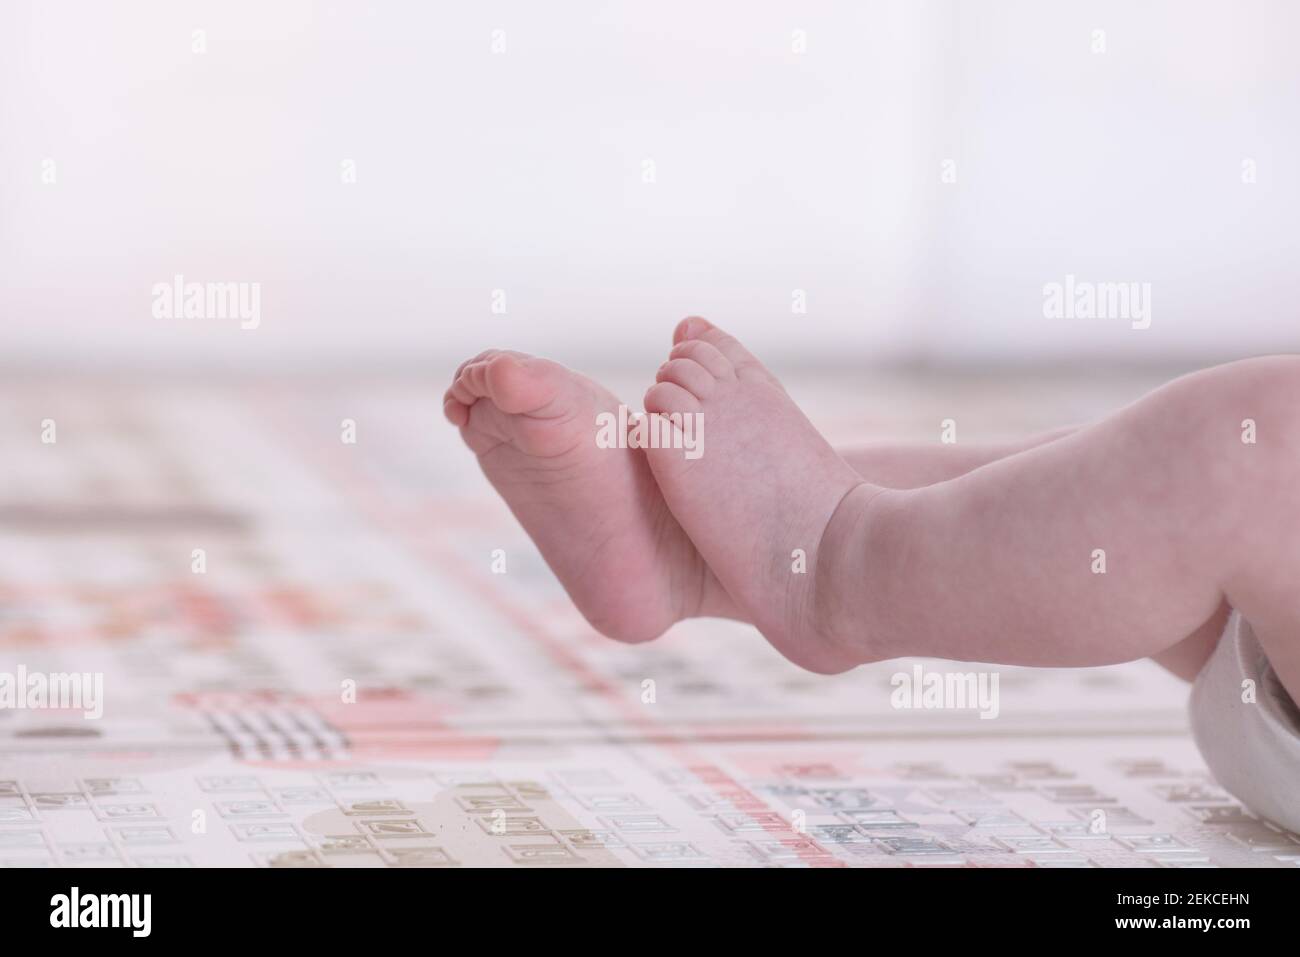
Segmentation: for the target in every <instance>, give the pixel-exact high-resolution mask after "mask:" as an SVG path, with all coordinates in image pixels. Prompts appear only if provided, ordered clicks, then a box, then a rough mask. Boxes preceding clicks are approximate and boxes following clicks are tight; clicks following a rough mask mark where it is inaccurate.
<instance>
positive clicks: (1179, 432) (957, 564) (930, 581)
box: [818, 357, 1300, 692]
mask: <svg viewBox="0 0 1300 957" xmlns="http://www.w3.org/2000/svg"><path fill="white" fill-rule="evenodd" d="M1298 404H1300V359H1297V358H1295V357H1274V358H1267V359H1257V360H1248V361H1244V362H1238V363H1233V364H1231V365H1227V366H1221V367H1219V368H1216V369H1211V370H1207V371H1205V372H1202V373H1197V374H1195V375H1191V376H1187V377H1185V378H1183V379H1179V380H1177V381H1175V382H1173V383H1171V384H1169V385H1168V386H1166V387H1164V388H1163V389H1160V390H1158V391H1157V392H1155V393H1153V394H1152V395H1150V396H1147V397H1146V398H1144V399H1143V400H1141V401H1140V402H1138V403H1136V404H1134V405H1132V406H1130V407H1128V408H1127V409H1125V410H1123V411H1122V412H1120V413H1118V414H1116V415H1115V416H1113V417H1111V418H1109V419H1107V420H1104V421H1103V422H1100V423H1098V424H1096V425H1093V426H1090V427H1088V428H1085V429H1081V430H1079V431H1078V432H1075V433H1073V434H1071V435H1068V436H1065V437H1062V438H1060V439H1057V440H1056V441H1052V442H1049V443H1047V444H1045V445H1042V446H1040V447H1038V448H1035V449H1031V450H1028V451H1026V452H1024V453H1022V454H1018V455H1013V456H1010V457H1008V458H1004V459H1001V460H999V461H996V462H993V463H991V464H989V465H986V466H984V467H981V468H978V469H976V470H974V471H972V472H970V473H968V474H966V475H964V476H961V477H959V478H957V479H954V480H952V481H949V482H944V483H940V484H938V485H932V486H928V487H925V488H920V489H915V490H910V491H883V492H880V491H878V490H876V491H873V490H871V489H870V488H869V487H864V488H860V489H858V490H855V491H854V492H853V493H851V494H850V495H849V496H847V497H846V499H845V501H844V502H843V503H842V505H841V507H840V509H839V510H838V512H837V514H836V516H835V519H834V520H833V521H832V522H831V523H830V525H829V526H828V528H827V534H826V536H825V538H824V539H823V544H822V547H821V550H820V555H819V561H818V574H819V576H820V575H822V572H823V571H824V572H825V576H824V577H823V578H822V580H821V581H820V582H819V589H818V591H819V596H820V598H823V599H825V600H826V601H827V602H828V603H829V605H830V607H829V608H828V609H827V610H826V611H827V613H829V614H831V615H832V616H833V624H834V628H833V631H834V632H835V633H838V634H839V635H840V636H841V640H843V641H847V642H848V644H849V645H850V646H852V645H853V644H854V643H856V645H857V648H858V650H859V653H860V654H861V653H865V654H866V656H867V657H872V658H874V657H892V656H894V655H896V654H900V653H910V654H926V655H935V656H939V657H945V658H958V659H968V660H969V659H975V660H981V661H994V662H1003V663H1008V664H1026V665H1100V664H1108V663H1112V662H1119V661H1126V660H1130V659H1133V658H1139V657H1143V656H1147V655H1156V654H1159V653H1161V652H1163V651H1165V650H1166V649H1169V648H1170V647H1171V646H1173V645H1175V644H1176V643H1177V642H1179V641H1180V640H1182V639H1184V638H1185V637H1186V636H1188V635H1193V634H1197V633H1199V632H1204V631H1205V628H1204V627H1203V626H1205V625H1206V623H1207V622H1209V621H1211V620H1212V619H1213V618H1214V617H1215V616H1216V614H1221V609H1222V605H1223V602H1224V601H1225V600H1226V601H1228V602H1229V603H1230V604H1231V605H1232V606H1233V607H1236V608H1238V609H1239V610H1240V611H1241V612H1242V614H1243V615H1245V616H1246V618H1247V619H1248V620H1250V621H1251V622H1252V623H1253V624H1254V623H1257V633H1258V634H1259V636H1260V639H1261V642H1263V643H1264V645H1265V649H1266V651H1268V653H1269V655H1270V657H1271V658H1274V659H1275V667H1276V668H1277V670H1278V673H1279V676H1280V677H1281V678H1282V679H1283V681H1284V683H1286V684H1287V685H1288V688H1289V689H1290V690H1292V691H1293V692H1294V691H1295V690H1297V689H1298V688H1300V680H1298V679H1300V653H1298V652H1297V649H1300V643H1298V641H1297V639H1300V597H1298V595H1300V590H1298V589H1297V588H1296V578H1297V576H1300V491H1297V485H1296V482H1297V479H1300V427H1298V426H1297V425H1296V423H1295V421H1294V410H1295V409H1296V408H1297V407H1298ZM846 573H847V576H848V577H845V576H846ZM1203 637H1204V635H1203ZM1209 637H1210V638H1212V637H1213V636H1209Z"/></svg>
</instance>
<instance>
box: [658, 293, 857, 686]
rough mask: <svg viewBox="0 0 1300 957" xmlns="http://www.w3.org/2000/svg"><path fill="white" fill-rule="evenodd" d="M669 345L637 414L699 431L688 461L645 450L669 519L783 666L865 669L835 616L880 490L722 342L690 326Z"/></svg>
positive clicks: (732, 345) (749, 359) (731, 343)
mask: <svg viewBox="0 0 1300 957" xmlns="http://www.w3.org/2000/svg"><path fill="white" fill-rule="evenodd" d="M673 341H674V342H675V343H676V344H675V345H674V347H673V350H672V352H671V353H670V355H669V360H668V361H667V362H665V363H664V364H663V365H662V366H661V367H660V369H659V372H658V375H657V376H656V380H657V381H656V383H655V384H654V385H653V386H651V387H650V389H649V391H647V392H646V395H645V408H646V411H647V412H656V413H663V414H668V415H672V414H674V413H679V414H684V415H693V414H698V415H700V416H701V417H702V424H703V426H704V430H703V436H704V440H703V443H702V450H701V454H699V455H698V457H696V458H688V457H687V456H685V455H684V454H683V451H682V449H674V448H667V447H663V445H664V444H663V443H661V447H659V448H650V449H647V456H648V458H649V460H650V467H651V469H652V470H653V471H654V475H655V478H656V479H657V480H658V482H659V488H660V489H661V490H662V492H663V495H664V498H665V499H666V500H667V502H668V506H669V508H671V509H672V512H673V515H675V516H676V518H677V520H678V522H680V523H681V526H682V527H683V528H684V529H685V530H686V533H687V534H688V535H689V536H690V537H691V540H692V541H693V542H694V543H695V546H696V548H697V549H699V552H700V554H701V555H702V556H703V557H704V560H705V561H706V562H707V563H708V565H709V567H710V568H711V569H712V570H713V573H714V574H715V575H716V576H717V578H718V580H719V581H720V582H721V583H722V586H723V587H724V588H725V589H726V590H727V592H728V593H729V594H730V595H731V597H732V599H733V600H734V601H735V602H736V604H737V606H738V609H739V611H740V612H741V614H742V617H744V618H745V619H746V620H748V621H751V622H753V623H754V624H755V625H756V626H757V627H758V629H759V630H760V631H762V632H763V634H764V636H765V637H766V638H767V639H768V640H769V641H770V642H771V643H772V644H773V645H775V646H776V648H777V650H778V651H780V652H781V653H782V654H783V655H785V656H786V657H787V658H789V659H790V660H791V661H793V662H795V663H796V664H798V665H800V666H802V667H805V668H808V669H810V670H813V671H821V672H835V671H843V670H846V669H847V668H851V667H853V666H854V665H856V664H860V663H861V662H862V661H864V660H867V659H866V658H865V657H864V656H863V655H862V653H861V652H860V651H858V650H856V649H855V648H853V647H852V644H853V643H852V642H851V641H846V640H845V639H844V638H843V637H842V636H843V635H844V634H845V633H851V622H841V621H839V620H837V619H838V618H841V617H844V616H842V615H841V614H840V613H839V612H838V611H837V609H839V608H842V607H844V605H845V602H846V601H847V600H848V598H850V597H851V593H852V592H853V591H855V590H856V589H858V588H861V587H862V581H861V579H860V578H857V577H856V576H855V569H854V567H851V566H855V565H856V566H859V567H858V569H857V571H865V569H863V568H861V567H860V566H861V565H862V562H861V561H860V560H859V559H858V558H857V557H856V556H855V554H854V549H853V548H852V547H851V546H852V543H853V542H855V541H857V538H856V533H855V532H854V531H853V530H854V529H856V527H857V522H858V521H859V519H860V518H861V517H862V516H863V515H864V514H865V507H866V505H867V504H869V503H870V501H871V499H872V498H873V497H874V494H875V492H877V491H879V490H878V489H877V488H876V487H875V486H872V485H868V484H866V483H865V482H864V481H863V479H862V478H861V477H860V476H859V475H858V474H857V473H856V472H854V471H853V469H851V468H850V467H849V466H848V465H847V464H846V463H845V462H844V460H843V459H841V458H840V456H839V455H838V454H837V453H836V452H835V450H834V449H832V448H831V446H830V445H829V444H828V443H827V442H826V440H825V439H823V438H822V436H821V434H820V433H818V431H817V430H816V429H815V428H814V427H813V426H812V423H810V422H809V421H808V420H807V418H805V417H804V415H803V413H802V412H800V411H799V408H798V406H796V405H795V404H794V402H793V401H791V399H790V397H789V396H788V395H787V394H786V392H785V390H784V389H783V388H782V387H781V385H780V383H779V382H777V380H776V378H775V377H774V376H773V375H772V374H771V373H770V372H768V371H767V369H765V368H764V367H763V365H762V364H761V363H760V362H759V361H758V360H757V359H755V358H754V357H753V356H752V355H750V353H749V352H748V351H747V350H746V349H745V348H744V347H743V346H742V345H741V344H740V343H739V342H737V341H736V340H735V339H733V338H732V337H731V336H729V335H727V334H726V333H724V332H723V331H722V330H721V329H718V328H717V327H715V326H713V325H712V324H710V323H709V322H707V321H705V320H703V319H699V318H690V319H686V320H683V321H682V322H681V323H680V324H679V325H678V327H677V330H676V332H675V333H674V334H673ZM683 431H684V430H683ZM833 517H834V522H833V521H832V519H833ZM840 583H843V585H842V586H841V584H840Z"/></svg>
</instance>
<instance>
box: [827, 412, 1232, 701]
mask: <svg viewBox="0 0 1300 957" xmlns="http://www.w3.org/2000/svg"><path fill="white" fill-rule="evenodd" d="M1077 431H1078V427H1077V426H1069V427H1066V428H1060V429H1055V430H1053V431H1051V432H1046V433H1043V434H1041V435H1034V436H1030V437H1029V438H1026V439H1017V440H1014V441H1009V442H997V443H977V444H963V445H958V446H941V445H936V444H933V443H920V442H910V443H909V442H891V443H874V444H871V445H862V446H855V447H850V448H842V449H839V450H838V451H839V453H840V455H841V456H842V457H843V458H844V461H846V462H848V463H849V465H850V466H852V467H853V469H854V471H856V472H857V473H858V474H859V475H861V476H862V477H863V478H864V479H866V480H867V481H868V482H871V483H872V484H874V485H879V486H883V487H884V488H894V489H910V488H919V487H922V486H925V485H934V484H936V483H938V482H944V481H947V480H949V479H954V478H957V477H958V476H961V475H965V474H966V473H967V472H971V471H974V470H975V469H977V468H979V467H981V466H983V465H988V464H990V463H992V462H996V461H998V460H999V459H1004V458H1007V457H1009V456H1012V455H1016V454H1018V453H1020V452H1027V451H1029V450H1030V449H1034V448H1038V447H1039V446H1042V445H1046V444H1047V443H1049V442H1053V441H1055V440H1056V439H1060V438H1064V437H1065V436H1067V435H1072V434H1073V433H1075V432H1077ZM1230 612H1231V608H1230V606H1229V605H1228V603H1227V601H1223V602H1221V603H1220V604H1219V607H1218V608H1217V609H1215V611H1214V613H1213V614H1211V615H1210V617H1209V618H1207V619H1206V620H1205V621H1204V622H1202V623H1201V624H1200V625H1199V626H1198V627H1197V628H1196V629H1195V630H1194V631H1193V632H1192V633H1191V634H1189V635H1187V636H1186V637H1184V638H1183V639H1182V640H1180V641H1179V642H1178V643H1177V644H1175V645H1172V646H1171V647H1169V648H1166V649H1165V650H1163V651H1161V652H1158V653H1156V654H1153V655H1152V656H1151V657H1152V658H1153V660H1155V661H1156V662H1157V663H1158V664H1160V665H1161V666H1163V667H1164V668H1166V669H1168V670H1169V671H1171V672H1172V673H1173V674H1175V675H1177V676H1178V677H1180V678H1183V679H1184V680H1186V681H1191V680H1193V679H1194V678H1195V677H1196V676H1197V674H1199V673H1200V670H1201V668H1202V667H1203V666H1204V664H1205V662H1206V661H1207V660H1208V659H1209V657H1210V654H1211V653H1212V652H1213V651H1214V648H1215V646H1216V645H1217V644H1218V641H1219V636H1220V635H1221V634H1222V633H1223V628H1224V625H1225V624H1226V623H1227V619H1228V615H1229V613H1230Z"/></svg>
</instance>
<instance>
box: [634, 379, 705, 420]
mask: <svg viewBox="0 0 1300 957" xmlns="http://www.w3.org/2000/svg"><path fill="white" fill-rule="evenodd" d="M644 405H645V410H646V411H647V412H652V413H657V414H660V415H673V414H674V413H679V414H680V413H688V412H689V413H696V412H699V411H700V410H701V408H702V407H701V405H700V400H699V399H697V398H696V397H695V396H694V395H692V394H691V393H690V392H688V391H687V390H686V389H684V388H682V387H681V386H680V385H678V384H677V383H676V382H656V383H655V384H654V385H652V386H651V387H650V388H649V389H647V390H646V394H645V400H644Z"/></svg>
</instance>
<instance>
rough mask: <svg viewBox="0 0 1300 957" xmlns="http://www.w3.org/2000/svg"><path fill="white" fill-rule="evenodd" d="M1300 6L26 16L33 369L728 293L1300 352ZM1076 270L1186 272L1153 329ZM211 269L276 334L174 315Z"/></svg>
mask: <svg viewBox="0 0 1300 957" xmlns="http://www.w3.org/2000/svg"><path fill="white" fill-rule="evenodd" d="M1297 26H1300V12H1297V8H1296V7H1295V6H1294V5H1292V4H1287V3H1283V2H1280V0H1279V2H1276V3H1265V2H1247V3H1228V2H1226V0H1224V2H1220V3H1203V2H1202V3H1197V2H1183V3H1173V2H1169V3H1146V4H1121V3H1114V4H1105V3H1103V4H1098V3H1095V2H1094V3H1087V4H1085V3H1082V2H1070V3H1033V2H1023V3H1009V2H1004V0H1001V2H988V3H958V2H939V0H933V2H932V0H918V2H908V0H895V2H880V0H874V2H853V0H823V2H812V3H808V2H796V0H784V2H776V0H768V2H755V0H710V2H687V0H661V2H655V3H650V2H647V0H640V2H622V3H617V2H613V3H611V2H603V0H582V2H577V0H566V2H565V3H555V4H539V3H535V2H527V0H512V2H505V0H498V2H492V3H483V4H452V3H417V2H408V3H399V2H386V3H361V2H359V0H353V2H337V3H307V2H301V0H299V2H286V0H277V2H274V3H266V2H234V3H231V2H220V3H218V2H215V0H214V2H208V3H198V2H189V3H186V2H175V0H151V2H133V3H129V4H128V3H125V2H122V3H109V2H94V0H84V2H67V0H53V2H52V0H6V2H5V3H4V4H0V130H3V135H0V362H6V363H8V364H10V365H14V364H23V363H27V364H31V363H35V362H40V363H54V364H62V363H82V362H96V363H105V364H112V365H114V366H121V365H123V364H131V365H134V364H150V363H153V364H166V365H167V366H169V367H184V366H186V365H189V364H202V363H211V362H220V363H226V364H236V365H241V366H251V367H280V366H285V365H296V364H311V363H316V362H320V363H327V364H334V363H339V362H344V363H357V364H366V363H378V362H382V361H388V360H390V359H394V358H396V359H400V360H404V361H410V362H421V361H424V359H425V358H426V357H427V358H428V359H429V360H430V361H439V362H441V361H448V360H450V359H452V358H455V357H457V356H460V355H461V354H463V353H465V352H468V351H470V350H477V349H479V348H481V347H483V346H484V345H489V344H499V343H504V342H508V343H510V344H511V345H515V346H517V347H520V348H525V349H531V350H534V351H544V352H548V353H551V354H555V355H559V356H561V357H562V358H566V359H569V360H571V361H582V360H588V361H597V360H599V361H608V362H624V361H626V362H627V363H629V364H642V365H643V364H644V363H645V362H647V361H655V362H657V361H658V357H659V355H660V353H661V352H662V350H663V348H664V345H665V342H666V336H667V331H668V329H669V327H670V326H671V324H672V323H673V322H674V321H675V320H676V319H677V318H678V317H680V316H681V315H684V314H686V313H688V312H701V313H704V314H707V315H710V316H712V317H715V318H717V319H718V320H719V321H721V322H725V323H727V324H729V325H730V326H733V327H734V328H735V329H736V330H737V331H738V332H740V333H742V334H743V335H745V336H747V337H748V338H750V339H751V340H752V341H753V342H754V343H755V345H756V346H757V347H758V348H759V349H760V350H762V351H764V353H765V354H767V355H775V356H778V357H780V358H782V359H785V360H788V361H793V360H798V359H805V360H812V361H818V362H832V361H834V362H848V363H861V362H868V361H871V360H888V359H897V358H917V357H933V358H938V359H958V360H960V359H963V358H971V357H975V358H992V359H1004V358H1036V357H1052V356H1067V357H1068V356H1077V355H1080V354H1085V353H1088V352H1102V353H1109V354H1110V355H1113V356H1116V357H1121V358H1168V357H1170V356H1171V355H1174V354H1177V353H1180V352H1187V351H1191V352H1196V351H1202V352H1216V351H1217V352H1223V351H1225V350H1226V351H1243V350H1246V349H1251V348H1261V349H1262V348H1293V347H1294V344H1295V328H1296V324H1295V322H1294V318H1293V317H1294V309H1293V307H1292V305H1291V304H1292V303H1294V302H1295V301H1296V296H1295V293H1296V292H1297V291H1298V290H1297V288H1296V287H1297V284H1298V283H1300V279H1297V271H1296V270H1295V269H1294V267H1293V266H1292V265H1291V264H1292V263H1294V262H1295V261H1296V256H1295V253H1296V239H1295V234H1294V229H1291V228H1288V227H1291V226H1292V224H1293V223H1294V221H1295V218H1296V217H1295V215H1294V214H1295V213H1296V211H1297V209H1300V199H1298V197H1297V185H1296V178H1295V176H1294V174H1293V173H1292V171H1293V170H1295V169H1296V168H1297V158H1298V157H1297V153H1298V151H1300V150H1298V148H1300V138H1298V136H1297V121H1296V116H1297V110H1296V103H1297V96H1296V94H1297V92H1298V87H1300V58H1298V57H1296V56H1295V55H1294V53H1293V52H1292V49H1291V42H1292V38H1293V37H1294V36H1295V34H1296V27H1297ZM1097 27H1101V28H1104V29H1105V30H1106V32H1107V52H1106V53H1105V54H1104V55H1096V54H1092V53H1091V52H1089V44H1090V40H1091V31H1092V30H1093V29H1094V28H1097ZM195 29H202V30H204V31H205V32H206V44H207V52H206V53H205V54H195V53H193V52H192V51H191V43H192V31H193V30H195ZM498 29H499V30H502V31H504V35H505V43H506V52H505V53H504V54H494V53H493V52H492V51H491V43H492V38H493V30H498ZM795 30H804V31H806V35H807V44H808V45H807V52H806V53H805V54H802V55H800V54H796V53H795V52H793V50H792V34H793V31H795ZM1245 157H1252V158H1254V159H1256V160H1257V163H1258V171H1259V172H1258V176H1259V182H1258V183H1257V184H1255V185H1254V186H1250V187H1247V186H1243V185H1242V183H1241V182H1240V164H1241V161H1242V159H1243V158H1245ZM948 158H952V159H954V160H955V161H956V163H957V170H958V180H957V182H956V183H955V184H943V183H941V182H940V177H939V173H940V164H941V163H942V162H943V160H945V159H948ZM345 159H351V160H355V162H356V169H357V182H356V183H355V184H352V185H348V184H344V183H342V182H341V181H340V163H341V162H342V161H343V160H345ZM646 159H651V160H653V161H654V163H655V164H656V174H657V181H656V182H655V183H654V184H645V183H643V182H642V169H643V167H642V163H643V161H644V160H646ZM46 160H53V161H54V163H55V170H56V174H57V181H56V182H55V183H52V184H50V183H44V182H42V173H43V169H44V168H45V167H43V165H42V164H43V163H44V162H45V161H46ZM1066 272H1074V273H1076V274H1077V275H1079V276H1080V277H1081V278H1090V279H1096V280H1128V279H1133V280H1142V281H1150V282H1152V283H1153V287H1154V288H1153V307H1154V308H1153V324H1152V328H1151V329H1150V330H1147V331H1146V332H1143V333H1138V332H1133V331H1131V330H1126V328H1125V327H1124V325H1123V324H1122V323H1111V324H1107V323H1105V322H1099V321H1093V322H1091V323H1088V322H1083V323H1079V322H1076V323H1073V324H1071V323H1068V322H1062V321H1049V320H1046V319H1044V318H1043V316H1042V293H1041V287H1042V284H1043V283H1044V282H1048V281H1051V280H1053V279H1061V278H1063V277H1064V275H1065V273H1066ZM175 273H183V274H184V275H185V276H186V277H187V278H188V279H194V280H201V281H222V280H230V281H243V282H259V283H261V286H262V297H263V304H262V323H261V326H260V328H258V329H257V330H256V331H255V332H244V331H240V330H238V329H237V328H236V327H235V325H234V324H232V323H230V322H222V321H213V320H179V319H178V320H167V319H163V320H160V319H157V318H154V317H153V316H152V315H151V311H150V307H151V303H152V299H151V291H150V290H151V287H152V285H153V284H154V283H157V282H160V281H166V280H168V279H170V277H171V276H172V275H174V274H175ZM495 288H500V289H504V290H505V292H506V295H507V303H508V309H509V312H508V314H507V315H505V316H499V315H493V314H492V313H491V311H490V308H489V306H490V301H491V299H490V297H491V290H493V289H495ZM795 289H804V290H806V291H807V296H808V304H809V306H808V314H807V315H805V316H796V315H792V314H791V309H790V302H791V294H792V291H793V290H795Z"/></svg>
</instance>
